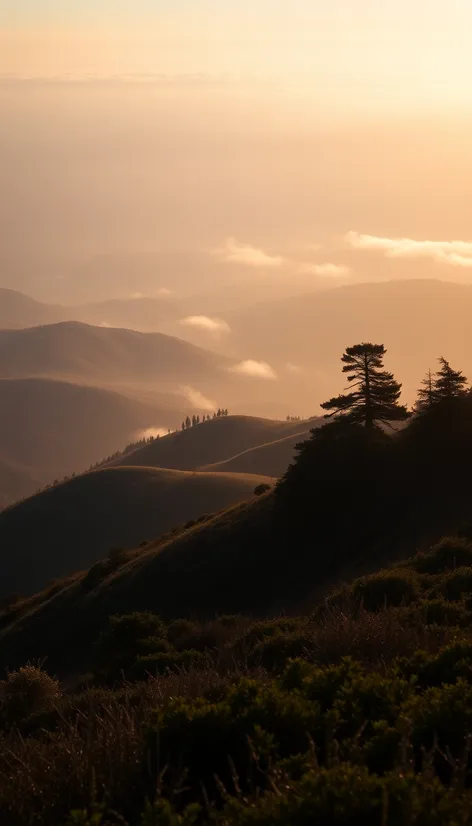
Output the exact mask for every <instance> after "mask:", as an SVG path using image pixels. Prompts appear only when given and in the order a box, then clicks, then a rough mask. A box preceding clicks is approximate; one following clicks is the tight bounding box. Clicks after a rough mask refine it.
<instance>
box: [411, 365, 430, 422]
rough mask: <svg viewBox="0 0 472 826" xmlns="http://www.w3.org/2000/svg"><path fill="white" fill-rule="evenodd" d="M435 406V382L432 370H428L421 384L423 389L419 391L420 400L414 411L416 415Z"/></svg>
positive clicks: (417, 401) (418, 399)
mask: <svg viewBox="0 0 472 826" xmlns="http://www.w3.org/2000/svg"><path fill="white" fill-rule="evenodd" d="M433 404H434V380H433V375H432V373H431V370H428V372H427V373H426V376H425V377H424V379H423V381H422V382H421V387H420V389H419V390H418V398H417V400H416V404H415V407H414V410H415V412H416V413H423V412H424V411H425V410H428V409H429V408H430V407H431V406H432V405H433Z"/></svg>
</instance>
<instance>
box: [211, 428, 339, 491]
mask: <svg viewBox="0 0 472 826" xmlns="http://www.w3.org/2000/svg"><path fill="white" fill-rule="evenodd" d="M322 422H323V419H314V420H313V423H312V424H311V427H316V426H317V425H318V423H320V424H321V423H322ZM305 427H306V423H305ZM309 438H310V430H308V429H306V430H302V431H301V432H300V433H297V434H293V435H290V436H284V437H283V438H282V439H277V440H276V441H274V442H268V443H267V444H261V445H257V447H252V448H249V449H248V450H243V451H242V452H241V453H238V454H237V455H236V456H232V457H231V458H230V459H225V460H224V461H222V462H215V463H214V464H212V465H204V466H203V467H202V468H201V470H205V471H215V472H216V471H218V472H223V473H262V474H264V475H266V476H274V477H279V476H282V474H283V473H285V471H286V470H287V467H288V465H289V464H290V462H291V461H292V459H293V456H294V454H295V445H297V444H298V443H299V442H303V441H304V440H305V439H309ZM255 468H260V470H257V471H256V470H255Z"/></svg>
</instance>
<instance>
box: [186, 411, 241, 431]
mask: <svg viewBox="0 0 472 826" xmlns="http://www.w3.org/2000/svg"><path fill="white" fill-rule="evenodd" d="M224 416H229V413H228V408H223V407H219V408H218V410H217V411H215V412H214V413H213V416H210V414H209V413H208V415H207V414H205V413H204V414H203V416H202V418H201V419H200V416H199V415H198V414H197V415H195V413H194V414H193V416H192V418H190V416H187V417H186V418H185V419H184V420H183V421H182V424H181V425H180V429H181V430H190V428H191V427H196V426H197V425H198V424H203V422H209V421H210V420H211V419H221V418H222V417H224Z"/></svg>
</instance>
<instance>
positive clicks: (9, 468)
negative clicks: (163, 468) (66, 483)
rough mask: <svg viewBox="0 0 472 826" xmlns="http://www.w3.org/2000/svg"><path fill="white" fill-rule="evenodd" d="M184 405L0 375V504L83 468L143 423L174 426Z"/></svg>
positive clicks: (74, 385) (104, 454) (121, 441)
mask: <svg viewBox="0 0 472 826" xmlns="http://www.w3.org/2000/svg"><path fill="white" fill-rule="evenodd" d="M183 409H184V410H185V408H184V406H183V405H182V407H181V408H176V407H175V408H174V407H172V406H171V405H170V404H165V403H163V402H155V401H153V402H147V403H145V402H142V401H138V400H136V399H132V398H129V397H127V396H124V395H121V394H119V393H115V392H112V391H110V390H106V389H102V388H98V387H85V386H82V385H76V384H71V383H68V382H60V381H52V380H50V379H30V378H29V379H0V508H1V507H2V506H5V505H7V504H9V503H11V502H13V501H15V500H17V499H19V498H22V497H24V496H29V495H31V494H32V493H34V492H35V491H36V490H37V489H38V487H42V486H43V485H45V484H48V483H51V482H53V481H54V479H57V478H59V479H60V478H62V477H63V476H64V475H70V474H71V473H73V472H81V471H83V470H86V469H87V468H88V467H89V466H90V465H91V464H93V463H95V462H96V461H97V460H98V459H101V458H102V457H104V456H108V455H110V454H111V453H113V452H114V451H116V450H117V449H119V448H120V447H122V446H123V445H125V444H126V443H127V442H128V441H129V440H130V437H131V436H132V435H133V434H137V433H138V432H140V431H141V430H143V429H146V428H148V427H162V428H167V427H172V426H175V425H176V423H177V422H178V421H180V418H181V414H182V410H183Z"/></svg>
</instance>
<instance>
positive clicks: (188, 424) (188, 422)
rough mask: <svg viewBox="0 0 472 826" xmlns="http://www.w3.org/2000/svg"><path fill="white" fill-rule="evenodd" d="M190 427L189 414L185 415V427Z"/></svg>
mask: <svg viewBox="0 0 472 826" xmlns="http://www.w3.org/2000/svg"><path fill="white" fill-rule="evenodd" d="M190 427H192V422H191V421H190V416H187V418H186V419H185V429H186V430H188V429H189V428H190Z"/></svg>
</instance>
